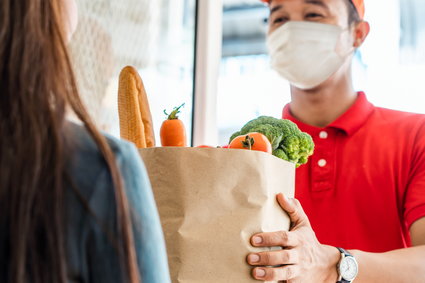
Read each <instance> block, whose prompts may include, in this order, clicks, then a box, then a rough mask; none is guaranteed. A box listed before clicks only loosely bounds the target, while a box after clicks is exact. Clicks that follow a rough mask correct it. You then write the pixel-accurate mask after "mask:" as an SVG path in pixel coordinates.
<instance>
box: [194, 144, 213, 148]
mask: <svg viewBox="0 0 425 283" xmlns="http://www.w3.org/2000/svg"><path fill="white" fill-rule="evenodd" d="M196 147H197V148H215V147H213V146H209V145H204V144H203V145H198V146H196Z"/></svg>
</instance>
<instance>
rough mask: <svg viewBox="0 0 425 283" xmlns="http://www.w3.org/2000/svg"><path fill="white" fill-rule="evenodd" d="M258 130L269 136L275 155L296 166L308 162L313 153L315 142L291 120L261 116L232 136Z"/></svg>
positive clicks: (231, 139) (231, 138)
mask: <svg viewBox="0 0 425 283" xmlns="http://www.w3.org/2000/svg"><path fill="white" fill-rule="evenodd" d="M252 132H258V133H261V134H263V135H265V136H266V137H267V139H268V140H269V141H270V143H271V145H272V151H273V155H274V156H276V157H279V158H281V159H284V160H286V161H289V162H292V163H295V164H296V166H297V167H298V166H300V165H302V164H305V163H307V161H308V157H309V156H310V155H312V154H313V151H314V143H313V139H312V138H311V136H310V135H309V134H307V133H304V132H301V131H300V129H299V128H298V126H297V125H296V124H294V123H293V122H291V121H289V120H285V119H277V118H273V117H268V116H261V117H258V118H257V119H254V120H251V121H249V122H248V123H247V124H246V125H245V126H243V127H242V129H241V130H240V131H238V132H236V133H234V134H233V135H232V136H231V137H230V142H231V141H233V139H234V138H236V137H238V136H241V135H246V134H248V133H252Z"/></svg>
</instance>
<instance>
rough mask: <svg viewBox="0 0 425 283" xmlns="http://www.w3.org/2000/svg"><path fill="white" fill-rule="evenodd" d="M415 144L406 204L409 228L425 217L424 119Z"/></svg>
mask: <svg viewBox="0 0 425 283" xmlns="http://www.w3.org/2000/svg"><path fill="white" fill-rule="evenodd" d="M413 144H414V146H413V152H412V163H411V164H410V166H411V170H410V177H409V183H408V187H407V191H406V194H405V203H404V219H405V222H406V225H407V228H410V226H411V225H412V224H413V223H414V222H415V221H417V220H419V219H420V218H422V217H425V119H422V124H421V126H420V128H419V130H418V132H417V134H416V137H415V140H414V143H413Z"/></svg>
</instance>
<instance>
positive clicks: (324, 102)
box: [290, 74, 357, 128]
mask: <svg viewBox="0 0 425 283" xmlns="http://www.w3.org/2000/svg"><path fill="white" fill-rule="evenodd" d="M291 97H292V101H291V106H290V109H291V114H292V115H293V116H294V117H295V118H296V119H297V120H299V121H301V122H303V123H305V124H308V125H311V126H315V127H320V128H323V127H326V126H327V125H329V124H331V123H332V122H333V121H335V120H336V119H337V118H339V117H340V116H341V115H342V114H344V113H345V112H346V111H347V110H348V109H349V108H350V107H351V106H352V105H353V104H354V102H355V101H356V98H357V94H356V92H355V91H354V89H353V87H352V83H351V74H346V75H345V76H342V77H340V78H339V79H337V78H334V79H333V80H330V81H328V82H326V83H324V84H323V85H321V86H319V87H317V88H315V89H312V90H301V89H297V88H295V87H292V88H291Z"/></svg>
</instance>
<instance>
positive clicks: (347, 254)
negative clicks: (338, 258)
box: [336, 247, 353, 283]
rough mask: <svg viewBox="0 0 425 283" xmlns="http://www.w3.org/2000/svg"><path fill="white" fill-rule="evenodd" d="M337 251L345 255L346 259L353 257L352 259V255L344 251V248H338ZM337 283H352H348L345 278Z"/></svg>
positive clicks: (349, 282)
mask: <svg viewBox="0 0 425 283" xmlns="http://www.w3.org/2000/svg"><path fill="white" fill-rule="evenodd" d="M337 249H338V250H339V252H340V253H342V254H344V255H345V256H346V257H347V256H351V257H352V256H353V255H352V254H350V253H349V252H348V251H346V250H344V249H343V248H338V247H337ZM336 283H351V281H347V280H345V279H344V278H342V279H341V280H340V281H337V282H336Z"/></svg>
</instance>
